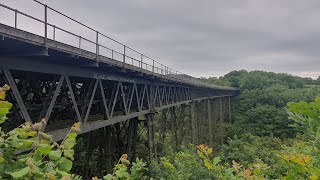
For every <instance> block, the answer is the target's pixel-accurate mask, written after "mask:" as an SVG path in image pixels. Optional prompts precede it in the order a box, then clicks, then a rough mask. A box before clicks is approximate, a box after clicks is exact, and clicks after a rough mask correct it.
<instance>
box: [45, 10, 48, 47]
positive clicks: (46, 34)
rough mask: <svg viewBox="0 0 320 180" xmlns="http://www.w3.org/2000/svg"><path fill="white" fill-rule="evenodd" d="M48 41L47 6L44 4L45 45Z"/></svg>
mask: <svg viewBox="0 0 320 180" xmlns="http://www.w3.org/2000/svg"><path fill="white" fill-rule="evenodd" d="M47 41H48V6H47V5H46V4H45V5H44V44H45V46H46V47H47Z"/></svg>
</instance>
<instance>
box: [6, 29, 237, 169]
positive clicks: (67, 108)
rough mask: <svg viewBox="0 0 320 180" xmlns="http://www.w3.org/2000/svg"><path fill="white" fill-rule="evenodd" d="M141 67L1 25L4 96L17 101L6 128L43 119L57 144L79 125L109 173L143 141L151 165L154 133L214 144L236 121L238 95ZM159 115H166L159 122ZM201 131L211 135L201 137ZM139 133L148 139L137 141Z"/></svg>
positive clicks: (222, 88) (153, 68)
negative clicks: (233, 104) (233, 109)
mask: <svg viewBox="0 0 320 180" xmlns="http://www.w3.org/2000/svg"><path fill="white" fill-rule="evenodd" d="M125 59H126V56H125V55H124V60H125ZM140 64H141V67H136V66H133V59H132V65H130V64H128V63H127V62H120V61H117V60H115V59H113V58H110V57H104V56H101V55H99V54H97V53H92V52H88V51H85V50H83V49H81V48H77V47H73V46H70V45H67V44H63V43H60V42H57V41H55V40H53V39H48V38H45V37H42V36H38V35H35V34H32V33H30V32H26V31H22V30H19V29H17V28H14V27H10V26H7V25H3V24H0V84H1V85H4V84H8V85H9V86H10V87H11V90H10V91H9V93H8V96H7V99H8V101H9V102H11V103H13V108H12V110H11V112H10V115H9V120H8V121H6V123H5V124H3V128H4V129H5V130H7V131H8V130H10V129H13V128H15V127H17V126H19V125H20V124H22V123H24V122H31V123H35V122H38V121H40V120H41V119H42V118H44V119H45V120H46V121H47V125H46V127H44V128H43V131H45V132H48V133H49V134H52V135H53V136H54V139H55V141H60V140H62V139H64V137H65V135H66V134H67V133H68V131H69V128H70V127H71V126H72V124H74V123H75V122H81V132H80V134H85V135H87V136H88V139H89V141H88V145H87V146H88V148H87V151H88V152H90V149H91V150H92V149H93V148H94V147H97V146H99V147H101V148H102V149H103V152H104V156H103V158H104V160H106V162H107V163H106V164H107V166H108V167H109V168H110V167H112V164H113V162H115V161H116V160H117V159H118V158H119V156H120V155H121V154H123V153H127V154H128V155H129V158H130V159H132V158H134V157H135V154H136V151H137V144H139V143H142V144H146V146H147V147H148V149H149V151H148V156H149V158H150V160H151V159H153V158H156V157H157V140H156V139H157V138H156V132H157V134H159V138H158V141H162V140H163V139H164V137H165V134H166V131H172V133H173V134H174V137H173V138H174V139H175V143H176V145H177V146H178V145H179V144H180V143H181V142H182V141H186V140H185V139H184V138H183V137H184V135H186V134H188V133H189V134H192V139H190V142H193V143H194V144H199V143H206V144H209V145H212V144H213V141H214V140H217V138H216V137H213V133H212V131H213V129H214V128H215V125H216V124H218V123H221V122H225V121H228V122H231V109H230V106H231V105H230V97H232V96H235V95H237V94H238V93H239V90H238V89H236V88H229V87H219V86H210V85H206V84H203V83H199V82H195V81H192V80H191V78H190V77H188V76H182V75H177V74H172V73H169V72H167V69H165V68H164V69H158V68H156V69H155V66H154V65H153V66H152V67H151V69H152V70H147V69H143V68H142V61H141V62H140ZM159 71H160V72H159ZM163 71H165V72H163ZM177 107H179V113H177V112H176V109H177ZM155 114H160V117H161V118H160V119H157V121H156V120H155V118H154V116H155ZM176 114H179V116H177V115H176ZM169 117H170V118H169ZM203 129H207V130H208V131H209V134H208V135H203V134H201V133H200V132H202V130H203ZM221 131H222V129H221ZM142 133H145V134H146V135H147V139H148V140H147V142H141V141H140V140H141V139H140V136H141V134H142ZM221 133H223V132H221ZM219 141H223V139H219ZM88 154H89V155H90V153H88ZM89 155H88V156H87V157H88V158H89ZM84 171H86V170H84Z"/></svg>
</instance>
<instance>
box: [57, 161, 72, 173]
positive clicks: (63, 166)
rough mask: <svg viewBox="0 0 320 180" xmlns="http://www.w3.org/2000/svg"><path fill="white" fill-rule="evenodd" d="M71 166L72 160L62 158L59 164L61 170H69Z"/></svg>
mask: <svg viewBox="0 0 320 180" xmlns="http://www.w3.org/2000/svg"><path fill="white" fill-rule="evenodd" d="M71 168H72V161H70V160H68V159H66V158H62V159H61V163H60V164H59V169H60V170H61V171H65V172H69V171H70V170H71Z"/></svg>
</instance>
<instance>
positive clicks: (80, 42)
mask: <svg viewBox="0 0 320 180" xmlns="http://www.w3.org/2000/svg"><path fill="white" fill-rule="evenodd" d="M79 49H81V36H79Z"/></svg>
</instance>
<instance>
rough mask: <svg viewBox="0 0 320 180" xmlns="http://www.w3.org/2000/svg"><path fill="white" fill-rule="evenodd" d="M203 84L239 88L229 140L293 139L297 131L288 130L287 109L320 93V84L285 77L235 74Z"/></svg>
mask: <svg viewBox="0 0 320 180" xmlns="http://www.w3.org/2000/svg"><path fill="white" fill-rule="evenodd" d="M202 80H203V81H206V82H209V83H213V84H220V85H230V86H235V87H239V88H240V90H241V93H240V94H239V95H238V96H237V97H235V98H233V100H232V104H233V105H232V113H233V116H232V119H233V121H234V123H233V125H232V126H228V131H227V136H228V137H233V136H234V135H237V136H241V135H242V134H246V133H251V134H254V135H258V136H274V137H279V138H293V137H295V135H296V130H295V129H294V128H292V127H288V124H291V123H292V120H291V119H288V117H287V114H286V111H285V109H284V108H285V107H286V105H287V103H288V102H298V101H306V102H310V101H313V99H314V98H315V97H316V96H317V95H318V94H319V93H320V88H319V86H318V84H319V83H318V81H315V80H312V79H308V78H301V77H295V76H291V75H288V74H283V73H278V74H276V73H271V72H262V71H252V72H247V71H244V70H241V71H232V72H230V73H228V74H226V75H225V76H223V77H220V78H209V79H207V80H205V79H202Z"/></svg>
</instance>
